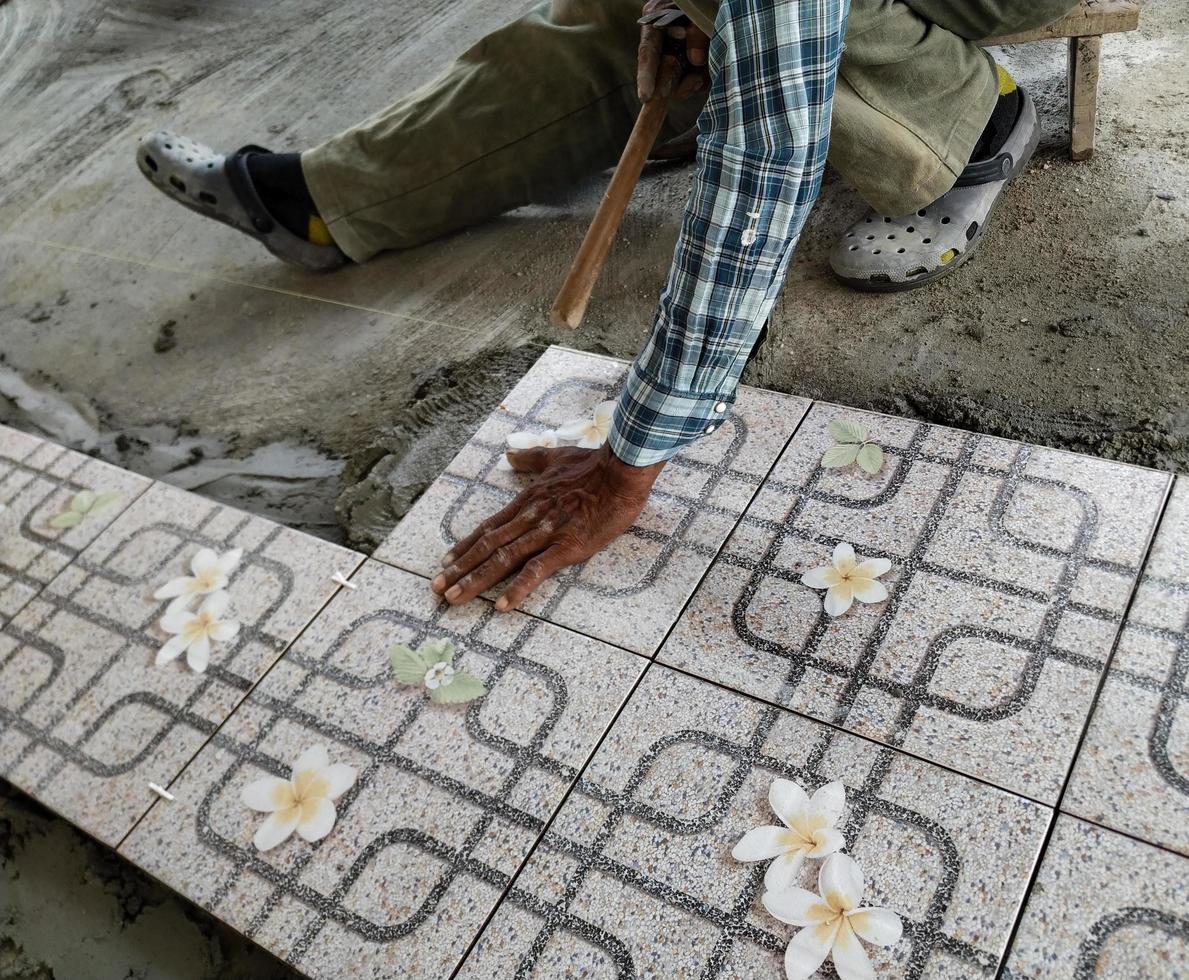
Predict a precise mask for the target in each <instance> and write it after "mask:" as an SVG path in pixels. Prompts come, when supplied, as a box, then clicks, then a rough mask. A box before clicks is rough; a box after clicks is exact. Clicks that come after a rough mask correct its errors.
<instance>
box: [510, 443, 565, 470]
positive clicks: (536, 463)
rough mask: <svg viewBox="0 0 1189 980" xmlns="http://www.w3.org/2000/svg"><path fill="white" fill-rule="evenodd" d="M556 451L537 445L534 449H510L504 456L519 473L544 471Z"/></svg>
mask: <svg viewBox="0 0 1189 980" xmlns="http://www.w3.org/2000/svg"><path fill="white" fill-rule="evenodd" d="M555 451H556V450H553V449H547V448H545V447H544V446H536V447H534V448H532V449H508V450H506V451H505V452H504V456H505V457H506V458H507V460H508V464H509V465H510V466H511V467H512V469H514V470H515V471H516V472H517V473H543V472H544V471H545V467H547V466H548V465H549V463H550V460H551V458H552V456H553V453H554V452H555Z"/></svg>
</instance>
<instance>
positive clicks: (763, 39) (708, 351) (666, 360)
mask: <svg viewBox="0 0 1189 980" xmlns="http://www.w3.org/2000/svg"><path fill="white" fill-rule="evenodd" d="M847 12H848V0H723V3H722V6H721V7H720V9H719V14H718V19H717V21H716V23H715V33H714V37H713V39H712V41H711V46H710V75H711V88H710V94H709V97H708V98H707V101H706V108H705V110H704V111H703V113H702V117H701V119H700V120H699V123H698V126H699V129H700V131H701V135H700V136H699V138H698V164H697V169H696V173H695V177H694V183H693V188H692V189H691V191H690V196H689V200H688V202H687V204H686V209H685V218H684V220H683V222H682V227H681V237H680V238H679V240H678V242H677V249H676V252H675V253H674V256H673V264H672V266H671V268H670V271H669V279H668V282H667V283H666V285H665V288H664V290H663V292H662V293H661V297H660V303H659V304H658V307H657V311H656V317H655V320H654V323H653V328H652V333H651V335H650V337H649V339H648V343H647V344H646V345H645V347H644V349H643V350H642V351H641V352H640V355H639V356H638V357H637V358H636V360H635V363H634V364H633V365H632V367H631V370H630V371H629V372H628V377H627V381H626V383H625V385H624V388H623V391H622V392H621V394H620V396H619V401H618V403H617V404H616V408H615V414H614V417H613V419H612V425H611V434H610V440H609V441H610V444H611V449H612V451H613V452H614V453H615V455H616V456H617V457H619V458H620V459H621V460H623V461H624V462H626V463H630V464H632V465H635V466H646V465H648V464H650V463H656V462H660V461H661V460H667V459H670V458H672V457H673V456H675V455H676V454H677V452H678V451H679V450H680V449H681V447H682V446H684V445H685V444H686V443H688V442H691V441H692V440H694V439H697V438H698V437H699V436H702V435H705V434H707V433H710V432H713V431H714V430H715V429H716V428H717V427H718V425H719V424H720V423H721V422H722V421H723V420H724V419H725V418H726V415H727V412H728V411H729V409H730V407H731V405H732V404H733V403H734V400H735V390H736V388H737V387H738V385H739V376H740V375H741V374H742V373H743V368H744V366H745V365H746V363H747V358H748V355H749V354H750V353H751V349H752V347H753V345H754V344H755V341H756V338H757V337H758V335H759V332H760V330H761V328H762V327H763V324H764V321H765V320H766V319H767V318H768V314H769V312H770V311H771V309H772V306H773V304H774V303H775V302H776V297H777V294H778V293H779V292H780V288H781V286H782V285H783V283H784V277H785V273H786V271H787V269H788V264H789V260H790V259H791V258H792V254H793V250H794V248H795V247H796V244H797V238H798V236H799V235H800V234H801V228H802V227H803V226H804V224H805V219H806V218H807V217H808V216H809V211H810V208H812V206H813V202H814V200H815V199H816V198H817V194H818V191H819V189H820V188H821V181H822V171H823V169H824V167H825V163H826V149H827V146H828V144H829V136H830V110H831V106H832V102H833V98H834V81H835V78H836V77H837V74H838V63H839V60H840V58H841V56H842V48H843V43H842V39H843V36H844V34H845V31H846V16H847Z"/></svg>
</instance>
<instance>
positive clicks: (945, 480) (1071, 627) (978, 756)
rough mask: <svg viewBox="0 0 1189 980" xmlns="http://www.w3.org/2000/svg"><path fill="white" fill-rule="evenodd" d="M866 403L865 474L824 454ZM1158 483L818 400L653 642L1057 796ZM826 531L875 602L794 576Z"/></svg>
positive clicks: (777, 696)
mask: <svg viewBox="0 0 1189 980" xmlns="http://www.w3.org/2000/svg"><path fill="white" fill-rule="evenodd" d="M833 419H853V420H856V421H861V422H863V423H864V424H865V425H867V426H868V427H869V429H870V434H871V438H873V439H875V440H877V441H878V442H880V443H882V445H883V447H884V449H885V451H886V458H885V462H884V465H883V468H882V470H881V471H880V472H879V473H878V474H876V475H875V476H874V477H868V476H866V475H865V474H864V473H863V472H862V471H860V470H858V469H857V468H854V467H852V468H851V469H848V470H837V469H824V468H822V467H821V465H820V460H821V457H822V454H823V452H825V450H826V449H827V448H829V447H830V445H831V444H832V440H831V437H830V436H829V434H828V430H827V426H828V423H829V422H830V421H831V420H833ZM1167 484H1168V477H1167V475H1165V474H1162V473H1156V472H1153V471H1149V470H1142V469H1138V468H1134V467H1129V466H1123V465H1120V464H1115V463H1109V462H1106V461H1103V460H1098V459H1092V458H1090V457H1083V456H1075V455H1071V454H1068V453H1062V452H1057V451H1053V450H1047V449H1040V448H1036V447H1029V446H1024V445H1020V444H1018V443H1012V442H1006V441H1003V440H999V439H992V438H986V437H982V436H976V435H970V434H966V433H962V432H958V431H955V430H951V429H943V428H938V427H934V426H929V425H925V424H922V423H917V422H912V421H908V420H904V419H894V418H889V417H886V416H877V415H866V414H864V413H860V412H856V411H853V410H849V409H842V408H838V407H835V406H826V405H820V404H818V405H815V406H814V408H813V410H812V411H811V412H810V414H809V416H808V417H807V418H806V419H805V421H804V422H803V423H802V425H801V427H800V429H799V430H798V432H797V435H796V437H795V438H794V440H793V442H792V444H791V445H790V446H789V448H788V450H787V451H786V452H785V453H784V455H783V456H782V458H781V460H780V462H779V463H778V464H777V466H776V467H775V469H774V471H773V474H772V477H771V479H770V480H769V481H768V482H767V483H766V484H765V486H764V487H763V488H762V489H761V491H760V492H759V494H758V495H757V496H756V499H755V501H754V503H753V504H752V506H751V507H750V508H749V510H748V513H747V515H746V516H745V517H744V519H743V521H742V522H741V524H740V526H739V528H738V529H737V530H736V532H735V533H734V535H733V536H732V538H731V540H730V541H729V542H728V544H727V546H726V547H725V548H724V549H723V553H722V555H721V556H720V557H719V559H718V560H717V561H716V563H715V565H714V567H713V568H712V569H711V571H710V573H709V574H708V575H707V576H706V579H705V581H704V583H703V585H702V586H701V588H700V589H699V591H698V594H697V595H696V596H695V597H694V599H693V601H692V602H691V603H690V607H689V610H688V612H687V613H686V615H685V616H683V617H682V621H681V623H680V624H679V625H678V627H677V629H675V630H674V632H673V634H672V636H671V637H670V638H669V640H668V641H667V642H666V644H665V647H664V648H663V650H662V651H661V653H660V659H661V660H662V661H664V662H667V663H672V664H674V665H677V666H680V667H683V668H685V669H687V670H689V671H691V672H693V673H697V674H700V675H702V676H706V677H710V678H711V679H714V680H717V681H720V682H722V683H725V684H727V685H729V686H732V687H735V688H738V689H739V690H743V691H747V692H749V693H752V694H755V695H758V696H761V697H763V698H766V699H768V700H773V701H776V702H778V703H781V704H785V705H788V706H790V707H793V708H796V709H797V710H800V711H802V712H804V713H806V714H809V715H812V716H814V717H817V718H821V719H823V720H827V721H830V722H833V723H835V724H838V725H841V726H843V727H844V728H847V729H848V730H851V731H856V732H860V733H862V734H865V735H868V736H871V737H873V738H878V739H880V740H882V741H884V742H886V743H888V744H891V745H895V746H901V747H903V748H905V749H907V750H909V751H911V752H913V753H914V754H918V755H921V756H924V757H926V758H928V759H931V760H934V761H937V762H940V763H943V764H945V765H947V766H950V767H952V768H956V769H959V770H961V771H963V772H967V773H970V774H972V775H976V776H979V777H981V778H984V779H986V780H988V781H990V782H993V783H995V784H997V785H999V786H1003V787H1004V788H1007V789H1010V790H1013V791H1016V792H1020V793H1023V794H1025V795H1028V796H1031V797H1033V798H1036V799H1040V800H1043V801H1045V802H1048V803H1052V802H1055V801H1056V798H1057V796H1058V794H1059V792H1060V787H1061V784H1062V782H1063V781H1064V778H1065V775H1066V773H1067V771H1068V766H1069V764H1070V762H1071V760H1072V757H1073V754H1074V750H1075V747H1076V744H1077V741H1078V737H1079V735H1080V733H1081V730H1082V727H1083V725H1084V723H1085V719H1086V716H1087V714H1088V712H1089V710H1090V706H1091V702H1092V699H1093V695H1094V690H1095V687H1096V685H1097V682H1098V679H1099V676H1100V674H1101V671H1102V668H1103V665H1104V664H1105V662H1106V659H1107V656H1108V655H1109V653H1110V650H1111V647H1112V644H1113V641H1114V638H1115V635H1116V633H1117V631H1118V626H1119V621H1120V618H1121V616H1122V613H1123V610H1124V608H1125V606H1126V603H1127V600H1128V597H1129V595H1130V593H1131V590H1132V585H1133V581H1134V578H1135V575H1136V573H1137V570H1138V568H1139V565H1140V563H1141V561H1142V559H1143V556H1144V554H1145V551H1146V548H1147V542H1148V540H1149V537H1150V532H1151V528H1152V525H1153V524H1154V521H1155V517H1156V515H1157V513H1158V511H1159V508H1160V506H1161V503H1162V500H1163V495H1164V492H1165V489H1166V487H1167ZM839 541H847V542H849V543H851V544H852V545H854V547H855V549H856V551H857V553H858V554H859V556H860V557H886V558H888V559H890V560H891V562H892V569H891V571H890V572H888V573H887V574H886V575H884V576H883V578H882V580H881V581H883V582H884V583H885V584H886V585H887V587H888V589H889V591H890V598H889V599H888V600H887V601H886V602H881V603H876V604H872V605H864V604H861V603H855V606H854V607H853V608H852V609H851V610H850V611H849V612H847V613H846V614H845V615H843V616H840V617H838V618H837V619H831V618H830V617H829V616H827V615H826V614H825V613H824V611H823V608H822V605H823V595H824V593H823V592H821V591H817V590H813V589H810V588H808V587H806V586H804V585H803V584H801V576H802V574H803V573H804V572H806V571H807V570H809V569H811V568H814V567H817V566H821V565H825V564H828V562H829V556H830V554H831V552H832V551H833V549H834V546H835V545H836V544H837V543H838V542H839Z"/></svg>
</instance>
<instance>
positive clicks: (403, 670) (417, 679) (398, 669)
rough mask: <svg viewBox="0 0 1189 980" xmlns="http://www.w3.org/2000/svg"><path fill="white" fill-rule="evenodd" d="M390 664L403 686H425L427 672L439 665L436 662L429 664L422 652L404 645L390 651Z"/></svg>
mask: <svg viewBox="0 0 1189 980" xmlns="http://www.w3.org/2000/svg"><path fill="white" fill-rule="evenodd" d="M424 649H425V648H424V646H423V647H422V650H424ZM388 662H389V663H390V664H391V665H392V673H393V674H395V675H396V679H397V680H398V681H400V682H401V683H402V684H424V683H425V673H426V671H428V670H429V668H430V667H432V666H433V665H434V664H436V663H437V661H436V660H431V661H429V662H428V663H427V662H426V660H425V657H424V655H423V654H422V653H421V652H419V651H417V650H410V649H409V648H408V647H407V646H404V645H397V646H394V647H393V648H392V649H391V650H389V651H388Z"/></svg>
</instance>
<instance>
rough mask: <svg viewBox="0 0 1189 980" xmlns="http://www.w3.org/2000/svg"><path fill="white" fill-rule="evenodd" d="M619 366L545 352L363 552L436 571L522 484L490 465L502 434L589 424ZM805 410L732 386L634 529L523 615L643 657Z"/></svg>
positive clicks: (547, 589)
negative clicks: (730, 397) (732, 398)
mask: <svg viewBox="0 0 1189 980" xmlns="http://www.w3.org/2000/svg"><path fill="white" fill-rule="evenodd" d="M626 370H627V365H626V364H625V363H624V362H623V361H618V360H611V359H609V358H604V357H597V356H594V355H590V354H580V353H577V352H575V351H570V350H566V349H564V348H560V347H551V348H550V349H549V350H548V351H546V352H545V354H543V355H542V356H541V358H540V360H538V361H537V363H536V364H535V365H534V366H533V368H532V370H530V371H529V372H528V374H526V375H525V376H524V378H522V379H521V381H520V382H519V384H517V385H516V387H515V388H514V389H513V390H512V392H511V394H509V395H508V397H507V398H506V399H505V400H504V402H503V404H502V405H501V406H500V407H499V409H498V410H497V411H496V412H494V413H493V414H492V416H491V417H490V418H489V419H488V420H487V421H486V422H485V423H484V424H483V426H482V427H481V428H480V429H479V431H478V432H477V433H476V434H475V436H474V438H473V439H472V440H471V441H470V442H469V443H468V444H467V445H466V446H465V447H464V448H463V450H462V452H460V453H459V454H458V456H457V457H455V459H454V461H453V462H452V463H451V464H450V466H449V467H448V468H447V470H446V472H445V473H444V474H443V475H442V476H441V477H440V478H439V479H438V480H437V481H436V482H435V483H434V484H433V486H432V487H430V489H429V490H428V491H426V493H425V495H424V496H423V497H422V498H421V499H420V500H419V501H418V502H417V504H416V506H415V507H414V508H413V509H412V510H411V511H410V512H409V514H408V515H407V516H406V517H405V519H404V520H403V521H402V522H401V523H400V525H399V526H398V527H397V528H396V530H395V531H393V532H392V535H391V536H390V537H389V538H388V540H387V541H385V542H384V544H382V545H381V546H380V548H379V549H378V550H377V551H376V554H375V556H374V557H376V558H378V559H381V560H383V561H387V562H391V563H392V564H394V565H398V566H400V567H402V568H406V569H408V570H410V571H413V572H417V573H419V574H422V575H428V576H433V575H436V574H437V573H438V572H439V571H440V570H441V564H440V562H441V558H442V556H443V555H444V554H445V553H446V552H447V551H448V550H449V549H450V547H451V545H453V544H454V542H455V541H457V540H458V539H459V538H461V537H463V536H464V535H466V534H469V533H470V532H471V531H472V530H473V529H474V527H475V525H476V524H478V523H479V522H480V521H481V520H483V519H484V518H486V517H489V516H491V515H492V514H493V513H495V512H496V511H497V510H499V509H500V508H501V507H503V506H504V505H505V504H506V503H507V502H508V501H509V500H510V499H511V498H512V497H513V496H515V495H516V493H518V492H519V491H520V490H521V489H522V488H523V487H524V486H526V485H527V479H526V478H524V477H521V476H519V475H517V474H515V473H513V472H511V471H510V470H508V469H506V468H503V467H502V466H501V465H500V464H501V460H502V459H503V452H504V449H505V448H506V442H505V440H506V438H507V435H508V433H510V432H516V431H545V430H548V429H552V428H555V427H557V426H559V425H562V424H564V423H566V422H569V421H572V420H574V419H578V418H586V417H589V415H590V413H591V410H592V409H593V408H594V406H595V405H597V404H598V403H599V402H601V401H605V400H607V399H609V398H613V397H615V395H616V394H617V393H618V391H619V388H620V386H621V382H622V380H623V376H624V373H625V372H626ZM808 407H809V402H807V401H805V400H804V399H800V398H793V397H791V396H788V395H781V394H777V393H775V392H770V391H760V390H758V389H755V388H748V387H746V386H744V387H741V388H740V389H739V396H738V399H737V401H736V403H735V405H734V407H733V408H732V409H731V410H730V412H729V413H728V414H727V415H726V416H725V421H724V423H723V424H722V426H721V427H720V428H719V430H718V431H717V432H715V433H713V434H712V435H710V436H707V437H705V438H703V439H701V440H699V441H698V442H696V443H693V444H692V445H690V446H689V447H687V448H686V449H685V450H684V451H683V452H682V453H681V454H680V455H678V456H677V457H676V459H674V460H673V461H672V462H671V463H670V464H669V465H668V466H667V467H666V468H665V470H664V472H663V473H662V474H661V477H660V479H659V480H658V481H657V484H656V487H655V488H654V490H653V494H652V498H651V500H650V502H649V504H648V506H647V507H646V508H645V510H644V513H643V514H641V515H640V519H639V520H638V521H637V522H636V525H635V526H634V527H633V528H631V529H630V530H629V531H628V532H627V533H626V534H625V535H623V536H622V537H621V538H619V539H618V540H616V541H615V542H613V543H612V544H611V545H610V546H609V547H608V548H607V549H606V550H605V551H603V552H601V553H600V554H598V555H596V556H595V557H594V558H592V559H590V560H589V561H587V562H586V563H585V564H583V565H581V566H576V567H575V568H573V569H570V570H568V571H566V572H563V573H561V574H559V575H558V576H556V577H555V578H554V579H552V580H551V581H550V582H547V583H545V584H544V585H543V586H542V587H541V588H540V589H538V590H537V592H536V593H535V594H534V595H532V596H530V597H529V599H528V600H527V601H526V602H525V603H524V605H523V609H524V610H525V611H526V612H530V613H533V614H535V615H538V616H541V617H542V618H544V619H547V620H549V621H550V622H553V623H558V624H560V625H562V626H568V627H570V628H571V629H576V630H578V631H579V632H582V633H586V634H588V635H590V636H595V637H598V638H599V639H603V640H607V641H608V642H611V643H616V644H619V645H620V646H623V647H626V648H628V649H630V650H635V651H636V652H637V653H646V654H651V653H652V652H653V651H655V650H656V647H657V645H658V644H659V643H660V641H661V640H662V639H663V637H664V635H665V633H666V632H667V631H668V629H669V627H670V626H672V624H673V622H674V620H676V619H677V617H678V615H679V614H680V612H681V609H682V606H683V605H684V604H685V601H686V600H687V599H688V598H689V596H690V593H691V592H692V591H693V590H694V587H695V586H696V585H697V582H698V579H699V578H701V576H702V574H703V573H704V572H705V570H706V567H707V566H708V565H709V563H710V561H711V559H712V558H713V557H714V555H715V554H716V553H717V551H718V549H719V548H720V547H721V545H722V543H723V541H724V540H726V537H727V535H728V534H729V533H730V531H731V528H732V527H733V526H734V524H735V522H736V521H737V520H738V518H739V515H740V514H742V513H743V510H744V508H746V506H747V502H748V500H749V499H750V498H751V496H752V494H753V493H754V492H755V490H756V488H757V487H758V486H759V484H760V481H761V480H762V479H763V477H764V475H765V474H766V473H767V472H768V470H769V468H770V467H771V465H772V463H773V461H774V460H775V459H776V457H777V456H778V455H779V454H780V451H781V449H783V447H784V445H785V443H786V442H787V441H788V438H789V436H790V435H792V433H793V431H794V430H795V429H796V427H797V423H798V422H799V421H800V420H801V418H802V416H803V415H804V414H805V411H806V409H807V408H808Z"/></svg>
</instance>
